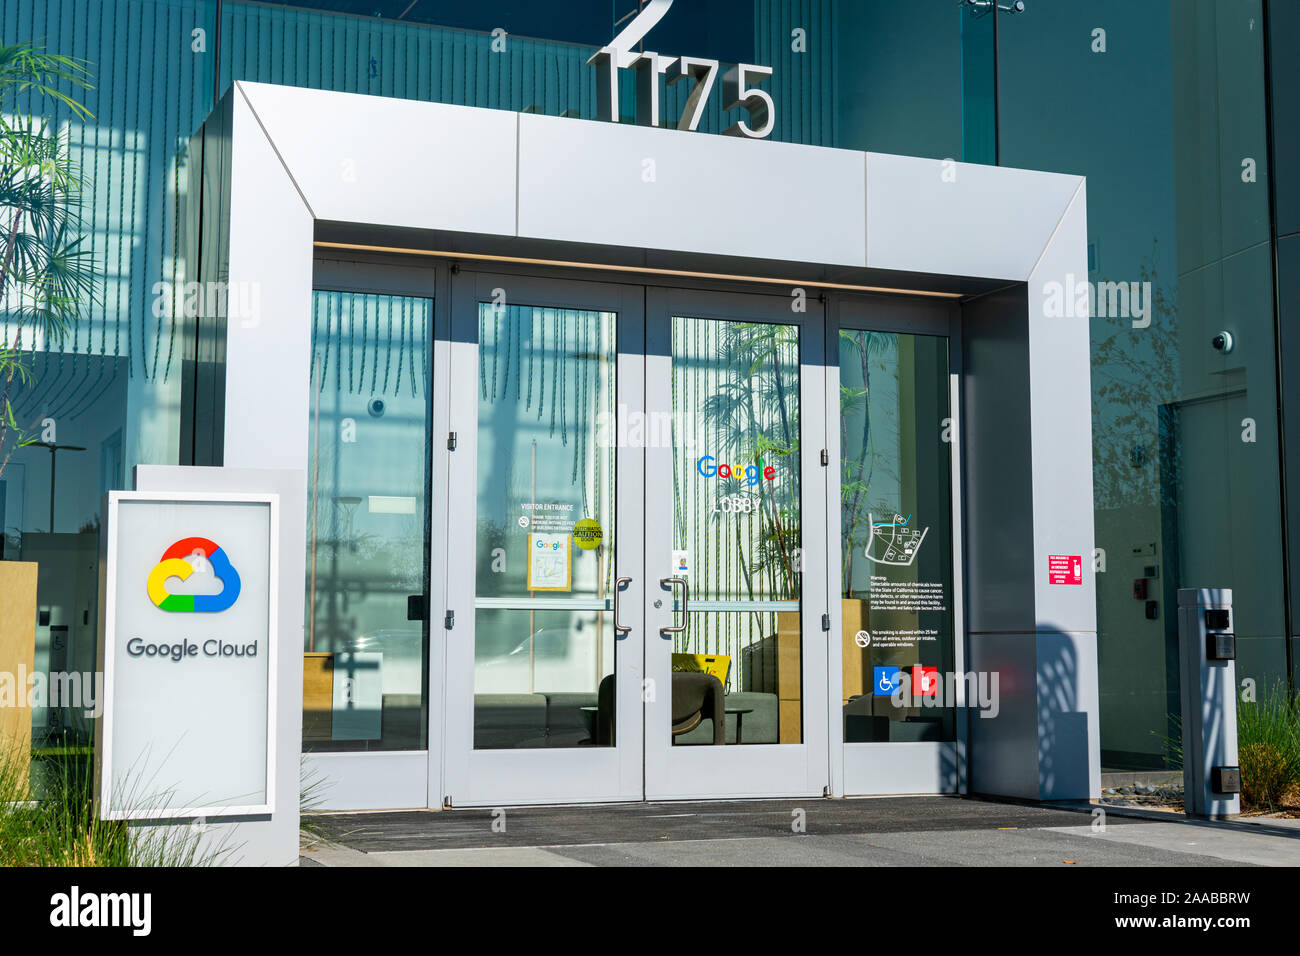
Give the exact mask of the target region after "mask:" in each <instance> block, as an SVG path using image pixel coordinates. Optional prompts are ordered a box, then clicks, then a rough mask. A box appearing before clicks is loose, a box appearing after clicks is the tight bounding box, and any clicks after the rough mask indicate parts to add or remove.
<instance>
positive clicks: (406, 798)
mask: <svg viewBox="0 0 1300 956" xmlns="http://www.w3.org/2000/svg"><path fill="white" fill-rule="evenodd" d="M428 763H429V754H428V753H427V752H426V751H423V750H405V751H397V750H387V751H374V752H371V753H308V754H303V774H302V778H303V785H304V786H312V787H313V788H315V789H314V791H313V792H314V793H315V794H318V795H319V799H320V804H319V805H318V806H312V807H310V808H309V809H312V810H404V809H415V808H424V807H427V806H429V803H430V801H429V792H428V788H427V786H426V768H427V767H428ZM435 805H436V804H435Z"/></svg>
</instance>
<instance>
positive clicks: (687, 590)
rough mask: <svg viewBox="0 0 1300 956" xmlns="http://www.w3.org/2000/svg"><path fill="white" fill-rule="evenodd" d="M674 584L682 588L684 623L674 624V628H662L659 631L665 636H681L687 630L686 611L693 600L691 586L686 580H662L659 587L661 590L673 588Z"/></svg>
mask: <svg viewBox="0 0 1300 956" xmlns="http://www.w3.org/2000/svg"><path fill="white" fill-rule="evenodd" d="M674 584H680V585H681V586H682V623H680V624H674V625H673V626H672V627H661V628H660V629H659V630H661V631H663V633H665V634H681V633H682V632H683V631H685V630H686V620H687V618H686V611H687V605H688V604H689V603H690V599H691V586H690V585H689V584H687V583H686V579H685V578H660V579H659V586H660V587H661V588H666V587H672V585H674Z"/></svg>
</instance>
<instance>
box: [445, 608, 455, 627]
mask: <svg viewBox="0 0 1300 956" xmlns="http://www.w3.org/2000/svg"><path fill="white" fill-rule="evenodd" d="M442 626H443V627H444V628H446V629H447V630H449V631H450V630H451V629H452V628H453V627H455V626H456V612H455V611H448V612H447V613H446V615H444V616H443V619H442Z"/></svg>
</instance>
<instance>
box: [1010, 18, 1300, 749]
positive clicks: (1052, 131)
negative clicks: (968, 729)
mask: <svg viewBox="0 0 1300 956" xmlns="http://www.w3.org/2000/svg"><path fill="white" fill-rule="evenodd" d="M1029 6H1030V9H1029V11H1028V12H1027V13H1025V14H1023V15H1018V16H1014V17H1011V16H1004V17H1003V18H1002V22H1001V23H1000V30H999V47H998V50H999V58H998V72H999V82H998V89H999V94H1000V98H999V113H998V115H999V128H998V134H999V141H1000V148H1001V159H1002V162H1003V163H1004V164H1006V165H1008V166H1018V167H1028V168H1034V169H1047V170H1056V171H1060V172H1068V173H1076V174H1082V175H1086V176H1087V177H1088V253H1089V256H1088V258H1089V262H1088V276H1087V279H1088V281H1090V282H1091V283H1092V284H1093V311H1094V315H1093V317H1092V319H1091V329H1092V389H1093V457H1094V466H1093V478H1094V489H1095V492H1094V493H1095V505H1096V547H1097V548H1098V549H1099V550H1098V554H1097V556H1096V559H1095V561H1094V564H1095V565H1096V566H1097V568H1098V570H1099V571H1101V572H1104V573H1099V574H1098V575H1097V624H1098V630H1099V642H1100V643H1099V648H1098V650H1099V660H1100V684H1101V746H1102V763H1103V767H1104V768H1105V769H1146V768H1158V767H1161V766H1163V765H1164V764H1165V763H1166V760H1167V753H1166V738H1168V737H1175V738H1176V736H1177V733H1178V731H1177V729H1176V724H1175V723H1174V718H1176V716H1177V714H1178V713H1179V709H1180V708H1179V697H1178V693H1179V690H1178V680H1177V660H1178V656H1177V654H1178V651H1177V620H1176V618H1177V615H1176V613H1175V610H1176V605H1177V595H1176V592H1177V589H1178V588H1180V587H1223V588H1231V589H1232V592H1233V602H1234V624H1235V627H1236V633H1237V639H1238V643H1237V675H1238V677H1239V678H1242V679H1253V680H1254V681H1255V682H1256V683H1257V684H1265V683H1272V682H1274V681H1278V680H1283V679H1284V678H1285V674H1286V650H1285V638H1284V634H1285V621H1284V607H1285V602H1284V597H1283V574H1282V567H1283V562H1282V520H1281V506H1280V490H1279V471H1278V433H1277V429H1278V418H1277V411H1276V409H1277V387H1276V385H1277V378H1276V365H1275V363H1276V350H1275V339H1274V330H1273V324H1274V302H1273V272H1272V247H1271V244H1270V231H1269V230H1270V225H1269V198H1268V180H1269V176H1270V170H1269V168H1268V144H1267V136H1266V113H1265V96H1264V42H1265V41H1264V30H1263V11H1262V9H1261V4H1260V3H1259V2H1258V0H1232V2H1226V0H1219V2H1216V0H1186V2H1179V3H1172V4H1171V3H1131V2H1122V0H1098V2H1096V3H1091V4H1088V5H1086V6H1083V5H1078V4H1049V3H1031V4H1030V5H1029ZM1078 278H1079V280H1080V281H1082V279H1083V277H1082V276H1080V277H1078ZM1221 333H1227V334H1228V335H1229V336H1230V337H1231V347H1227V348H1216V346H1215V344H1214V342H1215V338H1216V336H1218V335H1220V334H1221Z"/></svg>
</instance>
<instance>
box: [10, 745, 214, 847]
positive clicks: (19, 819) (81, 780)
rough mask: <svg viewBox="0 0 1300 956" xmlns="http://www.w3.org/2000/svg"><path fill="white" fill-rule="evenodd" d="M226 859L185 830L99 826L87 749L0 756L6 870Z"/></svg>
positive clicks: (113, 823)
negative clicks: (9, 867)
mask: <svg viewBox="0 0 1300 956" xmlns="http://www.w3.org/2000/svg"><path fill="white" fill-rule="evenodd" d="M29 769H30V771H31V773H30V776H29V773H28V771H29ZM227 852H228V851H227V850H225V849H224V848H222V847H221V846H218V847H217V848H215V849H214V848H212V847H205V846H203V844H202V840H201V834H200V832H199V831H198V830H196V829H193V828H191V827H189V826H187V825H185V824H179V825H171V824H169V825H160V826H147V827H140V826H137V827H128V826H127V824H126V823H125V822H123V821H120V820H101V819H99V812H98V808H97V806H96V804H95V775H94V762H93V758H92V756H91V754H90V753H89V749H88V748H60V749H56V750H53V751H50V752H46V753H41V754H38V755H37V756H36V757H35V758H32V757H30V756H29V755H28V753H27V751H26V749H25V748H24V749H21V750H17V749H14V748H12V747H9V748H3V749H0V866H96V867H98V866H205V865H210V864H212V863H215V862H217V861H219V860H220V859H221V858H222V857H223V856H224V855H225V854H226V853H227Z"/></svg>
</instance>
